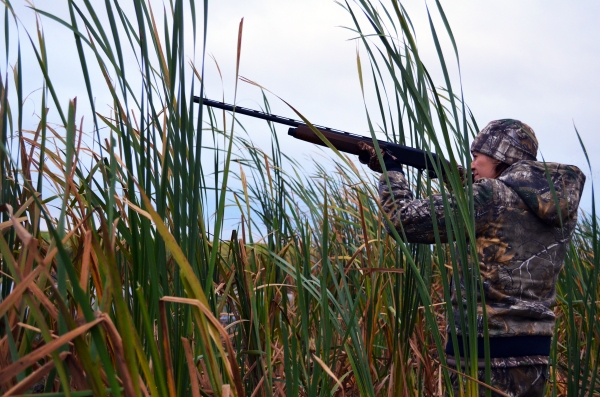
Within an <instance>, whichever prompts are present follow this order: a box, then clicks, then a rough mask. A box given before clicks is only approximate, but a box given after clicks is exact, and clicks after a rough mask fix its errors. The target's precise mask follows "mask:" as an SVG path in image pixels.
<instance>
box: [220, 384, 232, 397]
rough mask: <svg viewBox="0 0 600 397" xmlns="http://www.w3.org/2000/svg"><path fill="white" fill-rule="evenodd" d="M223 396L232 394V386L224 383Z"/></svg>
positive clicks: (226, 396) (227, 396)
mask: <svg viewBox="0 0 600 397" xmlns="http://www.w3.org/2000/svg"><path fill="white" fill-rule="evenodd" d="M221 395H222V396H223V397H229V396H231V386H229V385H223V393H222V394H221Z"/></svg>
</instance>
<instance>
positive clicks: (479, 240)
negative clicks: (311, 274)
mask: <svg viewBox="0 0 600 397" xmlns="http://www.w3.org/2000/svg"><path fill="white" fill-rule="evenodd" d="M537 148H538V143H537V139H536V137H535V134H534V132H533V130H532V129H531V128H530V127H529V126H528V125H526V124H524V123H522V122H520V121H518V120H510V119H506V120H497V121H492V122H491V123H489V124H488V125H487V126H486V127H485V128H484V129H483V130H482V131H481V132H480V133H479V134H478V135H477V137H476V138H475V140H474V141H473V144H472V145H471V152H472V154H473V162H472V163H471V169H472V171H473V177H474V184H473V197H472V200H473V205H474V210H475V212H474V218H475V231H476V242H475V244H476V247H477V253H478V260H479V268H480V274H481V281H482V284H483V290H484V293H485V306H486V307H485V310H486V314H487V323H486V324H484V322H483V308H482V307H481V303H479V307H478V319H477V324H478V329H477V334H478V337H479V338H478V352H479V358H480V366H479V367H480V370H479V377H480V380H482V381H483V380H484V379H485V377H484V376H485V372H484V371H485V370H484V369H483V368H484V360H483V350H484V349H483V330H484V327H487V329H488V331H489V336H490V340H489V343H490V357H491V367H492V371H491V386H492V387H494V388H496V389H498V390H502V391H503V392H504V393H506V394H508V395H511V396H541V395H542V393H543V389H544V386H545V383H546V380H547V371H548V356H549V353H550V343H551V338H552V332H553V328H554V324H555V315H554V312H553V311H552V307H553V305H554V304H555V301H556V280H557V278H558V274H559V272H560V270H561V268H562V266H563V259H564V255H565V251H566V249H567V248H568V244H569V240H570V238H571V235H572V233H573V230H574V229H575V226H576V224H577V210H578V206H579V199H580V196H581V192H582V190H583V186H584V183H585V176H584V175H583V173H582V172H581V171H580V170H579V169H578V168H577V167H575V166H570V165H563V164H557V163H543V162H538V161H536V160H537V159H536V156H537ZM362 149H363V150H364V153H365V154H364V155H363V156H360V160H361V162H363V163H366V164H368V165H369V167H370V168H371V169H373V170H374V171H378V172H381V167H380V163H379V160H378V159H377V156H376V153H375V150H374V149H373V148H372V147H371V146H369V145H363V147H362ZM383 158H384V162H385V165H386V169H387V171H388V177H389V181H390V184H391V186H388V185H387V183H386V181H385V178H383V176H382V177H381V178H380V180H379V195H380V201H381V206H382V208H383V211H384V212H385V214H386V215H387V216H388V217H389V219H390V220H391V223H392V224H393V225H394V227H395V228H396V229H397V230H398V231H399V232H400V235H405V236H406V240H407V241H408V242H413V243H423V244H433V243H434V242H435V241H434V233H433V228H434V225H433V219H434V217H433V215H434V214H432V208H433V209H434V211H435V212H436V214H435V215H436V216H435V219H437V221H438V224H439V227H438V230H439V231H440V238H441V239H442V242H447V240H448V239H447V236H446V235H445V230H446V228H445V219H444V208H443V200H442V197H441V195H434V196H432V197H429V198H425V199H420V200H415V199H414V196H413V194H412V192H411V190H410V188H409V185H408V183H407V181H406V179H405V178H404V174H403V172H402V167H401V166H399V165H398V163H396V162H395V161H394V160H395V159H394V158H393V157H392V156H390V155H389V154H387V153H384V156H383ZM548 176H549V178H550V180H551V182H552V187H551V185H550V183H549V178H548ZM390 188H391V189H390ZM553 190H554V192H553ZM432 204H433V205H432ZM461 285H462V283H461ZM452 305H453V309H454V313H453V315H454V316H455V319H456V320H458V318H459V317H458V307H457V291H456V288H455V287H453V291H452ZM456 324H459V321H456ZM456 332H457V334H458V335H461V330H460V329H457V330H456ZM448 340H450V338H448ZM458 341H459V344H458V346H454V345H453V344H452V343H448V344H447V346H446V354H447V358H448V362H449V364H450V365H453V364H456V359H458V357H463V356H464V355H463V354H462V353H463V338H462V337H460V336H459V337H458ZM464 342H466V340H465V341H464ZM457 356H458V357H457ZM455 357H456V358H455ZM463 368H464V367H463ZM451 378H452V381H453V384H454V387H455V390H456V388H457V387H458V383H457V382H458V381H457V376H456V375H454V374H453V375H452V376H451ZM480 393H481V395H482V396H483V395H485V388H483V387H482V388H480Z"/></svg>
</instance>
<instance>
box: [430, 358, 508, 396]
mask: <svg viewBox="0 0 600 397" xmlns="http://www.w3.org/2000/svg"><path fill="white" fill-rule="evenodd" d="M440 365H441V366H442V367H444V368H446V369H447V370H448V371H452V372H454V373H455V374H458V375H461V376H464V377H465V378H467V379H469V380H472V381H473V382H476V383H477V384H479V385H480V386H483V387H485V388H487V389H490V390H491V391H493V392H494V393H498V394H500V395H501V396H504V397H511V395H510V394H506V393H504V392H503V391H501V390H498V389H495V388H493V387H492V386H490V385H488V384H487V383H485V382H482V381H480V380H479V379H475V378H473V377H472V376H469V375H467V374H463V373H462V372H458V371H457V370H455V369H453V368H450V367H448V366H446V365H444V364H440Z"/></svg>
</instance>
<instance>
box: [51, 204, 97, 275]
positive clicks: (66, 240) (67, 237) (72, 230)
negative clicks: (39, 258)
mask: <svg viewBox="0 0 600 397" xmlns="http://www.w3.org/2000/svg"><path fill="white" fill-rule="evenodd" d="M93 213H94V211H91V212H90V213H89V214H87V215H86V216H84V217H83V219H82V220H80V221H79V222H78V223H77V226H75V227H74V228H72V229H71V231H69V233H67V235H66V236H65V238H63V239H62V244H63V245H64V244H66V243H67V242H68V241H69V239H70V238H71V237H73V235H74V234H75V232H76V231H77V229H79V228H80V227H81V226H82V225H83V224H84V223H86V222H87V220H88V219H89V218H90V216H92V214H93ZM57 253H58V247H54V248H53V249H52V251H50V252H49V253H48V254H47V255H46V257H45V258H44V261H43V264H44V265H48V264H49V263H50V262H52V259H54V256H55V255H56V254H57Z"/></svg>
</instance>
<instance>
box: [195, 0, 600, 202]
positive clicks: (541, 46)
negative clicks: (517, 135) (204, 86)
mask: <svg viewBox="0 0 600 397" xmlns="http://www.w3.org/2000/svg"><path fill="white" fill-rule="evenodd" d="M403 4H404V6H405V7H406V8H407V9H408V12H409V15H410V16H411V19H412V21H413V23H414V25H415V29H416V31H417V40H418V44H419V49H420V52H421V56H422V58H423V59H424V61H425V64H426V66H427V67H429V68H430V69H431V71H432V72H433V75H434V80H435V81H436V83H438V84H441V83H443V80H442V77H441V74H440V73H439V72H438V71H437V55H436V53H435V48H434V47H433V41H432V39H431V34H430V32H429V26H428V21H427V13H426V12H427V11H426V7H425V4H426V3H425V2H424V1H407V2H403ZM442 4H443V6H444V10H445V12H446V15H447V17H448V19H449V22H450V25H451V27H452V29H453V33H454V35H455V39H456V42H457V45H458V51H459V56H460V63H461V70H462V82H463V89H464V93H465V100H466V102H467V104H468V105H469V106H470V108H471V109H472V111H473V113H474V115H475V117H476V119H477V122H478V124H479V126H480V127H483V126H484V125H485V124H487V123H488V122H489V121H491V120H494V119H500V118H515V119H519V120H521V121H523V122H525V123H527V124H529V125H530V126H531V127H532V128H533V129H534V131H535V132H536V134H537V137H538V140H539V143H540V150H541V153H542V154H543V155H544V158H545V159H546V161H556V162H561V163H568V164H575V165H577V166H579V167H580V168H581V169H582V170H583V171H584V172H585V173H586V175H588V183H587V189H586V190H587V192H586V197H585V198H584V202H583V203H582V205H583V206H584V207H587V208H588V209H589V208H590V207H589V206H590V203H591V200H590V199H589V196H590V194H589V193H590V192H589V187H590V186H591V183H590V182H591V181H590V180H589V176H590V173H589V171H588V167H587V164H586V163H585V160H584V157H583V153H582V151H581V149H580V145H579V142H578V140H577V137H576V134H575V130H574V127H573V126H574V125H576V127H577V129H578V131H579V133H580V134H581V136H582V139H583V141H584V143H585V145H586V147H587V150H588V153H589V154H590V157H591V160H592V167H593V169H594V179H596V180H597V175H598V172H599V170H600V142H599V139H598V137H600V123H599V118H600V23H598V21H599V20H600V2H598V1H577V2H568V3H567V2H559V1H545V0H544V1H541V0H537V1H534V0H528V1H516V0H503V1H485V2H484V1H474V0H470V1H452V2H449V1H442ZM429 5H430V7H431V8H432V13H433V14H435V12H434V10H435V3H434V2H429ZM242 17H243V18H244V36H243V49H242V61H241V70H240V74H241V75H243V76H245V77H248V78H250V79H252V80H254V81H256V82H259V83H260V84H262V85H264V86H266V87H268V88H269V89H270V90H272V91H273V92H274V93H276V94H277V95H279V96H281V97H282V98H284V99H285V100H287V101H289V102H291V103H292V104H293V105H294V106H295V107H296V108H297V109H299V110H300V111H301V112H302V113H303V114H304V115H306V116H307V117H309V119H310V120H311V121H313V122H315V123H317V124H321V125H326V126H330V127H335V128H339V129H342V130H346V131H351V132H355V133H361V134H364V133H367V131H368V129H367V128H368V127H367V123H366V117H365V112H364V106H363V102H362V97H361V94H360V86H359V80H358V77H357V76H358V74H357V68H356V43H355V41H351V40H349V39H351V38H353V37H354V34H353V33H352V32H349V31H348V30H345V29H342V28H340V26H352V21H351V19H350V17H349V15H348V13H347V12H346V11H345V10H343V9H342V8H341V7H340V6H339V5H337V4H335V3H334V2H333V1H328V0H303V1H294V2H292V1H247V0H246V1H243V0H221V1H219V2H215V3H212V5H211V8H210V14H209V21H210V22H209V37H208V47H207V48H208V51H209V53H212V54H213V55H214V56H215V58H216V59H217V60H218V61H219V63H220V66H221V68H222V70H224V75H225V76H226V77H227V78H228V79H229V81H226V86H227V88H226V90H225V92H226V99H228V100H233V90H232V89H231V87H232V85H231V84H232V82H233V78H234V72H235V71H234V65H235V48H236V40H237V29H238V24H239V21H240V19H241V18H242ZM436 22H439V21H438V20H437V19H436ZM441 30H443V25H441V24H439V23H438V34H439V32H440V31H441ZM445 49H446V60H447V62H448V63H452V52H451V47H450V46H448V45H446V46H445ZM365 61H366V59H365ZM206 70H207V73H211V71H212V68H211V66H210V65H207V69H206ZM455 76H456V74H455ZM207 81H208V80H207ZM212 82H216V79H213V80H212ZM257 91H258V90H257V89H256V88H254V87H251V86H247V85H246V86H245V85H243V84H242V85H241V86H240V88H239V92H238V103H239V104H240V105H241V106H246V107H252V106H255V105H254V102H255V101H260V95H259V93H258V92H257ZM208 94H209V95H215V96H218V95H220V92H219V88H218V86H217V87H214V86H212V85H210V84H209V86H208ZM271 102H272V104H273V112H274V113H277V112H280V113H282V114H284V115H288V116H292V115H293V114H292V113H291V112H290V111H289V109H287V108H286V107H285V105H283V104H281V103H277V102H276V100H274V99H273V100H272V101H271ZM282 132H283V133H285V129H282ZM285 143H286V144H289V145H290V147H293V148H294V149H293V150H291V151H292V152H294V153H298V152H303V151H304V150H310V148H309V147H308V145H307V146H304V145H301V144H298V143H295V142H293V141H291V140H289V141H285ZM538 157H539V156H538Z"/></svg>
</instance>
